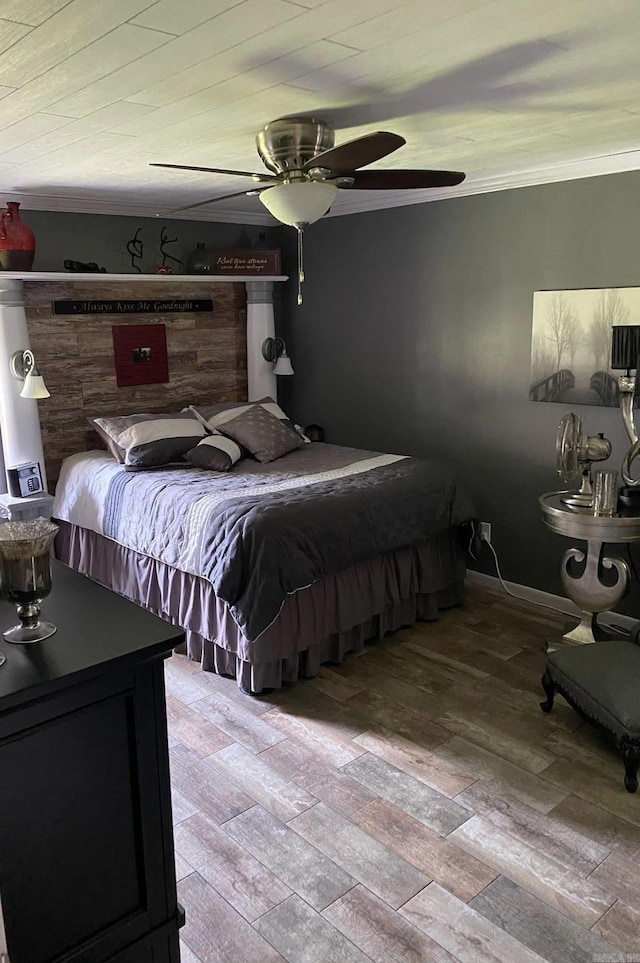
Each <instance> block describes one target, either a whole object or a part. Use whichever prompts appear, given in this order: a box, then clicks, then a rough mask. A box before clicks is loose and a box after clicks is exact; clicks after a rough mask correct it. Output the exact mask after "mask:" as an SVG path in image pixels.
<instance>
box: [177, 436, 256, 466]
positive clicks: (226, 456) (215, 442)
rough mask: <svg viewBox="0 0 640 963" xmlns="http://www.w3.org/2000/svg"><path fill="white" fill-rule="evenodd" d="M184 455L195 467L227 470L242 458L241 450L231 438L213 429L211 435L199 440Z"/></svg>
mask: <svg viewBox="0 0 640 963" xmlns="http://www.w3.org/2000/svg"><path fill="white" fill-rule="evenodd" d="M184 457H185V458H186V459H187V461H188V462H189V463H190V464H191V465H193V466H194V467H195V468H209V469H211V471H229V470H230V469H231V468H233V466H234V465H235V463H236V462H237V461H240V459H241V458H242V451H241V450H240V447H239V446H238V445H236V443H235V441H232V439H231V438H226V437H225V436H224V435H221V434H220V432H219V431H214V433H213V434H212V435H207V437H206V438H203V439H202V441H199V442H198V444H197V445H196V447H195V448H192V449H191V450H190V451H188V452H187V453H186V455H185V456H184Z"/></svg>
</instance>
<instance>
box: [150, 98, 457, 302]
mask: <svg viewBox="0 0 640 963" xmlns="http://www.w3.org/2000/svg"><path fill="white" fill-rule="evenodd" d="M334 142H335V132H334V130H333V128H332V127H330V126H329V124H327V123H325V121H322V120H317V119H315V118H312V117H280V118H278V120H273V121H271V122H270V123H269V124H267V125H266V126H265V127H264V128H263V129H262V130H261V131H260V133H259V134H258V136H257V137H256V146H257V149H258V154H259V155H260V158H261V159H262V162H263V163H264V165H265V167H266V168H267V169H268V170H269V171H270V172H271V173H269V174H264V173H262V174H256V173H252V172H250V171H231V170H224V169H223V168H219V167H194V166H192V165H190V164H151V165H150V166H151V167H169V168H172V169H174V170H188V171H203V172H204V173H210V174H233V175H235V176H239V177H250V178H251V180H252V181H253V182H254V186H252V187H250V188H248V189H247V190H246V191H237V192H235V193H234V194H224V195H223V196H222V197H210V198H208V199H207V200H205V201H200V202H199V203H196V204H187V205H185V206H184V207H178V208H175V209H174V210H171V211H166V212H165V214H177V213H179V212H181V211H188V210H192V209H193V208H195V207H203V206H204V205H206V204H212V203H214V202H217V201H226V200H228V199H229V198H231V197H241V196H243V195H257V196H259V197H260V200H261V202H262V203H263V204H264V206H265V207H266V208H267V210H268V211H269V212H270V214H272V215H273V217H275V218H276V220H278V221H280V222H281V223H282V224H288V225H290V226H291V227H295V229H296V230H297V232H298V304H301V303H302V294H301V284H302V281H303V280H304V270H303V262H302V232H303V230H304V228H305V227H306V226H307V224H313V223H314V221H317V220H319V218H321V217H322V215H323V214H326V213H327V211H328V210H329V208H330V207H331V205H332V203H333V202H334V200H335V198H336V196H337V193H338V191H339V190H361V191H362V190H366V191H398V190H416V189H423V188H433V187H453V186H454V185H456V184H460V183H461V182H462V181H463V180H464V177H465V175H464V174H462V173H460V172H459V171H432V170H371V171H363V170H360V168H361V167H365V166H366V165H367V164H373V162H374V161H377V160H380V159H381V158H383V157H386V156H387V155H388V154H391V153H393V151H395V150H398V148H399V147H402V146H403V144H405V143H406V141H405V140H404V138H403V137H400V136H399V135H398V134H392V133H389V132H388V131H374V132H372V133H371V134H365V135H364V136H363V137H356V138H355V139H354V140H350V141H347V142H346V143H344V144H340V145H339V146H338V147H334Z"/></svg>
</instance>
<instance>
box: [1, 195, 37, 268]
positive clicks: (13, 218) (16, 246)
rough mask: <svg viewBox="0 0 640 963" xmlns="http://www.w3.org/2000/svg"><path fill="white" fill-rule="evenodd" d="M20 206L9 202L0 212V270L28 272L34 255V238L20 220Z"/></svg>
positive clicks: (31, 232)
mask: <svg viewBox="0 0 640 963" xmlns="http://www.w3.org/2000/svg"><path fill="white" fill-rule="evenodd" d="M19 208H20V204H19V203H18V202H17V201H9V202H8V203H7V206H6V208H3V209H2V210H0V270H2V271H30V270H31V265H32V264H33V259H34V257H35V253H36V238H35V235H34V233H33V231H32V230H31V228H30V227H27V225H26V224H24V223H23V221H22V220H21V219H20V210H19Z"/></svg>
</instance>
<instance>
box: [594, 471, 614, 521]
mask: <svg viewBox="0 0 640 963" xmlns="http://www.w3.org/2000/svg"><path fill="white" fill-rule="evenodd" d="M617 504H618V472H617V471H614V470H613V469H612V468H603V469H601V470H600V471H596V472H594V474H593V514H594V515H600V516H603V517H607V518H610V517H611V516H612V515H613V514H614V512H615V510H616V507H617Z"/></svg>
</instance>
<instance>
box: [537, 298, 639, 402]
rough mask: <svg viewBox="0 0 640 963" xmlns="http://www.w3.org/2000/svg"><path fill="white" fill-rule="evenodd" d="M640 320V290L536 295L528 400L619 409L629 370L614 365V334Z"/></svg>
mask: <svg viewBox="0 0 640 963" xmlns="http://www.w3.org/2000/svg"><path fill="white" fill-rule="evenodd" d="M638 317H640V287H635V288H603V289H597V288H595V289H586V290H575V291H571V290H569V291H535V292H534V295H533V323H532V331H531V379H530V385H529V398H530V400H531V401H549V402H560V403H562V404H566V405H567V406H568V407H569V406H570V407H572V408H573V406H574V405H603V406H606V407H610V408H615V407H617V405H618V403H619V400H620V399H619V379H618V377H617V372H616V371H615V369H616V367H618V368H623V367H626V366H625V365H623V364H618V365H615V364H614V363H610V353H611V347H612V331H614V330H615V328H616V327H629V326H633V325H632V319H636V320H637V319H638ZM637 358H638V356H637V355H636V356H635V358H634V359H633V362H632V364H631V365H630V367H631V368H635V366H636V361H637Z"/></svg>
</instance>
